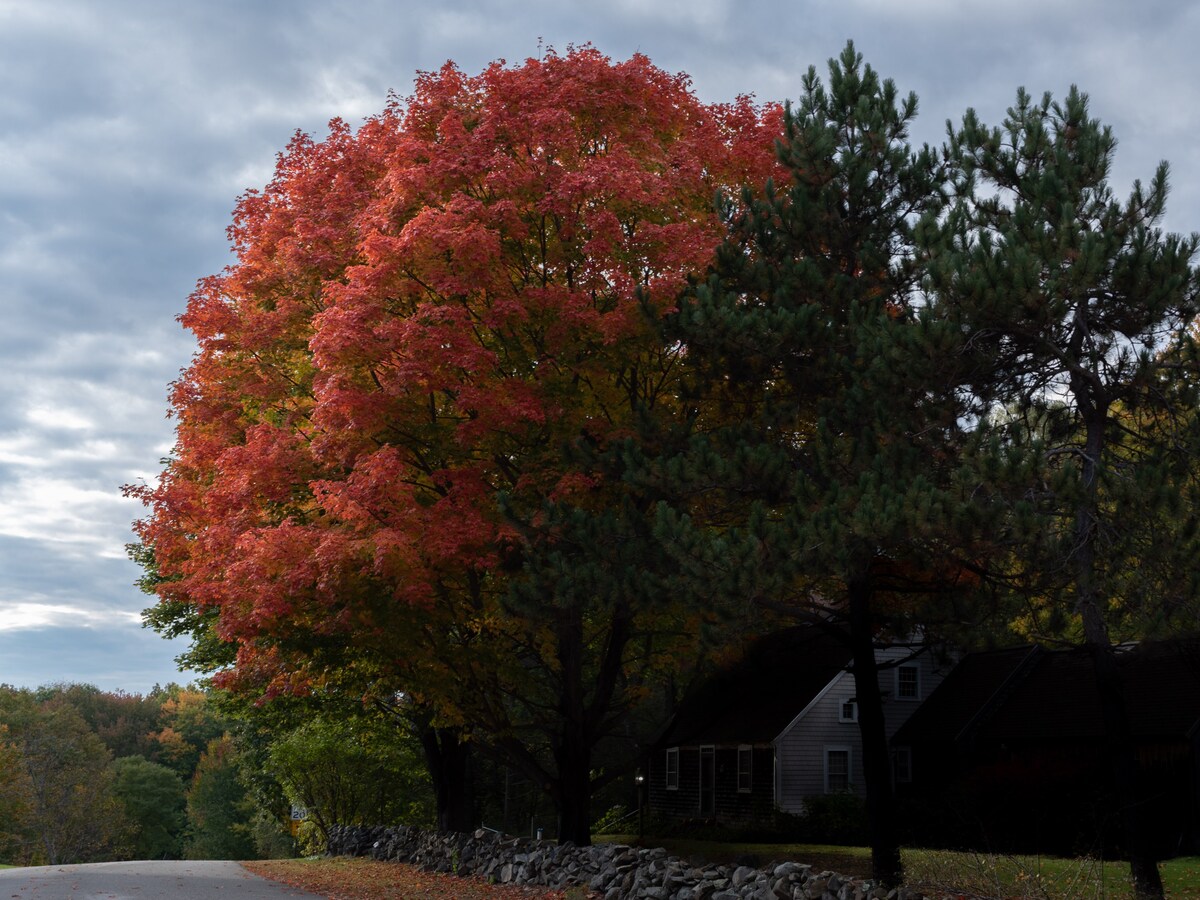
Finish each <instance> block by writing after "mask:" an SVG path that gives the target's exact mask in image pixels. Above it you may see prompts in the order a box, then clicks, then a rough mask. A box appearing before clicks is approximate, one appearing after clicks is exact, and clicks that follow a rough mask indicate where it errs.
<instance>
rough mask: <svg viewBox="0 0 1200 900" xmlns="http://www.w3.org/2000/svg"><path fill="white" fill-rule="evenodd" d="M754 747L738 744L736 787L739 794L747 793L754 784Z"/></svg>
mask: <svg viewBox="0 0 1200 900" xmlns="http://www.w3.org/2000/svg"><path fill="white" fill-rule="evenodd" d="M753 766H754V748H753V747H751V746H750V745H749V744H740V745H739V746H738V751H737V787H738V793H739V794H748V793H750V789H751V787H752V786H753V784H754V772H753Z"/></svg>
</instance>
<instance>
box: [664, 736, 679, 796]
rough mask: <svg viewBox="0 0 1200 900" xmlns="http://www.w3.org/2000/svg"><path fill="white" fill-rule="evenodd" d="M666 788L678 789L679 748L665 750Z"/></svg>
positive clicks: (669, 789)
mask: <svg viewBox="0 0 1200 900" xmlns="http://www.w3.org/2000/svg"><path fill="white" fill-rule="evenodd" d="M667 790H668V791H677V790H679V748H678V747H671V748H670V749H669V750H667Z"/></svg>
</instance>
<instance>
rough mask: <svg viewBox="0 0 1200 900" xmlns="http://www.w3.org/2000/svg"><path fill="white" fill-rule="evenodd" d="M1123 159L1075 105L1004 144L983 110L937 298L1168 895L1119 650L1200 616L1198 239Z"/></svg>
mask: <svg viewBox="0 0 1200 900" xmlns="http://www.w3.org/2000/svg"><path fill="white" fill-rule="evenodd" d="M1115 146H1116V141H1115V139H1114V137H1113V135H1112V132H1111V129H1109V128H1108V127H1104V126H1102V125H1101V124H1100V123H1099V122H1098V121H1097V120H1095V119H1093V118H1090V116H1089V111H1088V99H1087V96H1086V95H1085V94H1082V93H1080V92H1079V91H1078V90H1077V89H1075V88H1072V89H1071V91H1070V93H1069V94H1068V95H1067V98H1066V100H1065V102H1062V103H1058V102H1054V101H1053V100H1052V99H1051V97H1050V95H1049V94H1047V95H1045V96H1044V97H1043V99H1042V100H1041V102H1040V103H1035V102H1033V101H1032V100H1031V98H1030V96H1029V95H1028V94H1027V93H1026V92H1025V91H1023V90H1022V91H1020V92H1018V95H1017V102H1016V104H1015V105H1014V106H1013V107H1012V108H1011V109H1009V111H1008V116H1007V117H1006V119H1005V121H1004V123H1003V126H1002V127H1000V128H991V129H989V128H987V127H985V126H984V125H983V124H981V123H980V122H979V121H978V119H977V118H976V116H975V114H974V112H973V111H971V112H968V113H967V115H966V117H965V118H964V119H963V122H962V126H961V128H959V129H958V130H957V131H952V133H951V145H950V148H951V151H952V153H953V155H954V159H955V162H956V164H957V166H958V167H959V168H960V170H961V173H962V176H961V181H960V183H959V185H958V193H959V201H958V203H957V206H956V210H955V215H954V217H953V218H954V221H955V225H954V230H955V232H956V237H955V239H954V242H953V247H952V248H951V249H950V251H949V252H947V253H944V254H942V255H941V256H940V257H939V260H938V263H937V265H936V266H935V267H934V277H933V281H934V284H935V286H936V292H937V302H936V304H935V305H936V306H937V307H938V313H939V315H941V316H944V317H945V319H946V320H947V321H950V322H953V323H954V324H955V325H956V327H957V328H958V329H959V330H960V331H961V332H962V333H963V334H964V335H966V336H967V339H968V343H969V345H970V346H971V347H972V348H973V351H974V352H975V353H976V354H978V356H977V359H980V360H986V365H983V366H981V368H980V369H979V378H978V381H977V383H976V384H975V385H974V388H975V390H976V394H977V396H979V397H980V398H987V400H988V402H989V403H990V404H991V407H992V412H991V414H990V415H989V416H986V417H984V418H983V419H982V420H981V423H980V424H981V430H982V431H983V432H984V433H987V434H989V435H990V437H991V446H993V447H994V448H995V449H996V450H997V451H998V452H999V453H1002V454H1004V455H1006V456H1007V457H1009V458H1010V459H1018V460H1019V461H1020V469H1021V470H1023V471H1024V472H1025V473H1026V480H1025V481H1024V483H1021V482H1017V483H1015V484H1013V485H1011V487H1013V488H1015V491H1016V495H1017V496H1019V498H1020V500H1019V502H1017V503H1014V504H1013V506H1012V511H1013V513H1014V516H1013V519H1012V524H1011V528H1010V534H1011V536H1012V538H1013V540H1014V546H1015V547H1016V548H1017V549H1016V558H1018V559H1021V560H1022V562H1021V564H1020V565H1019V566H1016V567H1014V569H1013V572H1012V573H1010V574H1013V575H1015V576H1018V577H1017V579H1016V580H1017V581H1018V582H1019V583H1021V584H1022V585H1023V586H1024V587H1025V588H1026V590H1027V591H1029V592H1030V593H1031V594H1035V595H1037V596H1039V597H1041V598H1046V597H1049V598H1052V599H1050V600H1049V601H1044V603H1048V606H1047V605H1043V606H1042V609H1041V610H1040V611H1041V612H1042V613H1046V616H1045V619H1046V621H1049V622H1053V623H1055V624H1058V625H1066V626H1068V627H1070V626H1072V625H1073V626H1074V627H1075V628H1077V629H1078V632H1079V633H1080V637H1081V640H1082V642H1083V643H1084V644H1085V645H1086V646H1087V647H1089V648H1090V649H1091V652H1092V656H1093V660H1094V663H1095V672H1096V684H1097V689H1098V694H1099V697H1100V698H1101V706H1102V709H1103V713H1104V721H1105V725H1106V728H1107V732H1108V743H1109V747H1108V749H1109V752H1110V755H1111V758H1112V762H1113V770H1114V775H1115V782H1116V786H1117V789H1118V794H1119V801H1120V806H1121V809H1122V816H1123V824H1124V827H1125V833H1126V842H1127V847H1126V850H1127V852H1128V853H1129V854H1130V857H1131V868H1132V872H1133V876H1134V880H1135V883H1136V887H1137V892H1138V896H1139V897H1161V896H1162V884H1161V881H1160V879H1159V876H1158V871H1157V867H1156V865H1155V859H1154V855H1153V849H1152V848H1151V847H1149V846H1148V844H1147V842H1146V841H1145V839H1144V834H1145V829H1144V825H1143V823H1142V822H1141V821H1140V813H1139V809H1140V806H1139V802H1138V801H1139V796H1138V785H1137V766H1136V761H1135V757H1134V752H1133V744H1132V739H1131V735H1130V726H1129V719H1128V715H1127V711H1126V709H1125V706H1124V701H1123V696H1122V690H1121V680H1120V673H1119V670H1118V668H1117V659H1116V653H1115V649H1114V644H1115V643H1118V642H1119V641H1120V640H1121V639H1122V638H1123V637H1124V636H1129V635H1131V634H1136V633H1138V631H1140V630H1144V628H1145V626H1146V624H1147V623H1148V622H1153V621H1157V622H1159V623H1160V624H1166V625H1168V626H1170V625H1171V621H1172V619H1175V620H1178V619H1179V618H1182V617H1183V616H1182V615H1181V613H1182V612H1184V610H1183V609H1180V608H1179V607H1183V608H1186V607H1187V605H1188V604H1192V608H1193V609H1194V601H1195V596H1196V595H1195V587H1194V585H1193V584H1191V581H1192V580H1193V579H1189V578H1181V577H1179V576H1180V569H1179V568H1178V566H1179V564H1180V561H1181V559H1183V558H1185V557H1184V556H1181V554H1180V551H1181V550H1184V551H1185V554H1187V553H1191V552H1192V551H1193V550H1194V543H1192V541H1191V532H1192V531H1193V530H1194V512H1189V511H1188V510H1187V509H1185V508H1183V507H1182V506H1181V505H1180V502H1179V501H1180V499H1181V498H1182V497H1184V496H1185V495H1186V494H1187V493H1188V489H1187V484H1188V483H1189V482H1190V480H1191V475H1190V473H1191V471H1192V470H1193V469H1194V467H1195V459H1196V456H1195V453H1196V450H1197V449H1198V448H1200V445H1198V444H1197V443H1196V442H1195V437H1196V436H1195V434H1194V433H1193V431H1194V428H1195V416H1194V413H1193V410H1194V409H1195V401H1196V395H1195V391H1194V384H1195V379H1194V377H1193V376H1189V375H1188V374H1187V373H1189V372H1193V373H1194V371H1195V370H1194V366H1193V365H1192V362H1191V361H1192V359H1193V348H1192V347H1191V335H1190V333H1189V331H1188V326H1189V323H1190V322H1191V321H1192V319H1193V317H1194V315H1195V314H1196V309H1197V307H1196V299H1197V293H1196V291H1197V285H1196V280H1195V277H1194V273H1193V272H1192V270H1191V268H1190V266H1191V260H1192V258H1193V256H1194V254H1195V252H1196V248H1197V238H1196V237H1195V236H1193V237H1190V238H1181V237H1179V236H1177V235H1173V234H1163V233H1162V231H1161V230H1160V229H1159V227H1158V222H1159V220H1160V218H1161V216H1162V214H1163V210H1164V205H1165V201H1166V195H1167V167H1166V164H1165V163H1163V164H1161V165H1160V166H1159V167H1158V170H1157V171H1156V172H1155V174H1154V177H1153V179H1152V180H1151V182H1150V184H1149V185H1148V186H1146V187H1144V186H1143V185H1141V184H1140V183H1135V185H1134V188H1133V191H1132V193H1131V194H1130V196H1129V199H1128V201H1126V202H1125V203H1124V204H1122V203H1120V202H1119V201H1117V200H1116V199H1115V198H1114V194H1113V191H1112V189H1111V188H1110V186H1109V183H1108V179H1109V173H1110V170H1111V165H1112V158H1113V152H1114V149H1115ZM1060 574H1061V576H1062V577H1061V578H1060V577H1059V576H1060ZM1160 591H1163V594H1161V595H1159V592H1160ZM1057 597H1062V598H1063V599H1062V601H1061V602H1059V601H1057V600H1056V599H1053V598H1057ZM1068 601H1069V605H1068ZM1164 602H1169V603H1172V604H1174V605H1175V606H1176V607H1177V608H1176V609H1174V610H1172V609H1169V608H1167V607H1166V606H1165V605H1164ZM1036 618H1037V617H1036V616H1035V619H1036Z"/></svg>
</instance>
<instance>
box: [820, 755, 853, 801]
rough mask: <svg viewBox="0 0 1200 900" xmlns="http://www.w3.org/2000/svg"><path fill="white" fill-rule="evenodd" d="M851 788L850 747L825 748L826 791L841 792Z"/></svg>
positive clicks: (829, 792)
mask: <svg viewBox="0 0 1200 900" xmlns="http://www.w3.org/2000/svg"><path fill="white" fill-rule="evenodd" d="M850 789H851V785H850V748H849V747H826V748H825V793H827V794H839V793H842V792H844V791H848V790H850Z"/></svg>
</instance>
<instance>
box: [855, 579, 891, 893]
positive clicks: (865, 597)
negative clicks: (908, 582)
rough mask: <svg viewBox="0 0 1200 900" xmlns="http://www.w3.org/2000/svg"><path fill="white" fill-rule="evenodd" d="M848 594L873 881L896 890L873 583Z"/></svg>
mask: <svg viewBox="0 0 1200 900" xmlns="http://www.w3.org/2000/svg"><path fill="white" fill-rule="evenodd" d="M848 591H849V598H848V599H849V601H850V619H849V620H850V641H851V652H852V657H853V660H854V690H855V696H856V700H857V702H858V729H859V734H860V735H861V737H862V757H863V758H862V764H863V778H864V779H865V780H866V784H867V798H866V799H867V827H868V830H869V833H870V841H871V877H872V878H874V879H875V880H877V881H880V882H882V883H883V884H885V885H887V886H889V887H894V886H896V885H898V884H900V881H901V878H902V876H903V864H902V863H901V860H900V836H899V833H898V831H897V829H896V808H895V807H896V804H895V798H894V795H893V793H892V766H891V756H890V754H889V752H888V740H887V728H886V726H885V724H884V718H883V695H882V694H881V693H880V691H879V667H878V665H877V664H876V662H875V635H874V631H873V629H872V627H871V610H870V604H871V595H872V588H871V584H870V581H869V579H868V578H862V579H852V580H851V581H850V583H849V585H848Z"/></svg>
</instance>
